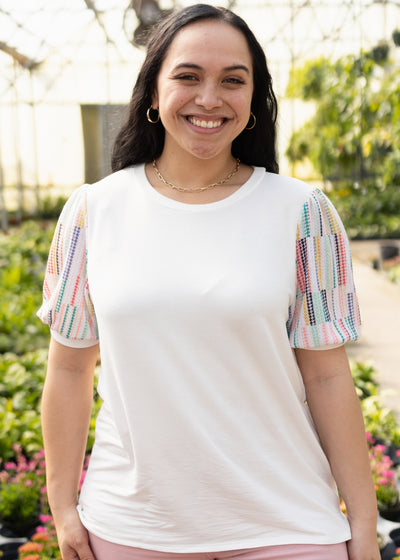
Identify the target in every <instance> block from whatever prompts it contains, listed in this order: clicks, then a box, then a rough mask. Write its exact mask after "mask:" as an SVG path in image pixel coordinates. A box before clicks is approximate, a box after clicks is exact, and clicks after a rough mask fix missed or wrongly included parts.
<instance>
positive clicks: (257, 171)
mask: <svg viewBox="0 0 400 560" xmlns="http://www.w3.org/2000/svg"><path fill="white" fill-rule="evenodd" d="M132 169H133V170H134V172H135V173H137V174H138V175H139V179H140V181H139V182H140V184H141V185H142V186H143V189H144V190H145V191H146V193H147V194H149V196H151V197H152V198H153V199H154V200H157V201H158V202H160V203H161V204H163V205H164V206H169V207H170V208H179V209H181V210H186V211H189V212H202V211H206V210H212V209H214V208H221V207H223V206H227V205H230V204H232V203H234V202H236V201H237V200H239V199H241V198H243V197H244V196H246V195H247V194H248V193H249V192H250V191H251V190H253V188H254V187H255V186H256V185H257V184H258V183H259V181H260V180H261V179H262V177H263V176H264V174H265V168H264V167H255V166H253V172H252V174H251V175H250V177H249V178H248V179H247V181H245V182H244V183H243V185H241V186H240V187H239V188H238V189H237V190H236V191H235V192H233V193H232V194H230V195H228V196H226V197H225V198H222V199H221V200H216V201H215V202H205V203H200V204H191V203H189V202H181V201H180V200H174V199H173V198H169V197H168V196H165V195H164V194H161V193H160V192H158V191H157V190H156V189H155V188H154V187H153V186H152V184H151V183H150V181H149V180H148V178H147V175H146V171H145V164H144V163H141V164H140V165H135V166H133V167H132Z"/></svg>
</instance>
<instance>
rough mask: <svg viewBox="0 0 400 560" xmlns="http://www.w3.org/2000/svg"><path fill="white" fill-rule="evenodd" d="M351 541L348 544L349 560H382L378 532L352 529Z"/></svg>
mask: <svg viewBox="0 0 400 560" xmlns="http://www.w3.org/2000/svg"><path fill="white" fill-rule="evenodd" d="M351 535H352V537H351V540H350V541H348V543H347V552H348V555H349V560H381V554H380V552H379V546H378V540H377V534H376V530H372V531H371V530H369V531H366V530H363V529H360V530H356V529H354V528H353V527H352V529H351Z"/></svg>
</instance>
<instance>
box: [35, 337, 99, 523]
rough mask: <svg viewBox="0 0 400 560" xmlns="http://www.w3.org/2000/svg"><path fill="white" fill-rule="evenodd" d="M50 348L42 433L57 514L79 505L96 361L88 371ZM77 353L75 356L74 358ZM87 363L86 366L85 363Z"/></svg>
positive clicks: (49, 486)
mask: <svg viewBox="0 0 400 560" xmlns="http://www.w3.org/2000/svg"><path fill="white" fill-rule="evenodd" d="M59 346H60V345H57V348H55V345H54V343H52V345H51V347H50V353H49V364H48V371H47V376H46V381H45V385H44V389H43V397H42V431H43V441H44V447H45V457H46V478H47V493H48V498H49V504H50V507H51V509H52V511H53V513H55V512H56V510H62V509H64V508H67V507H70V506H72V505H76V502H77V496H78V488H79V482H80V477H81V472H82V465H83V461H84V455H85V449H86V441H87V434H88V430H89V423H90V414H91V407H92V399H93V370H94V363H95V362H94V361H93V360H94V357H93V356H91V359H90V360H89V362H88V364H87V365H85V367H84V368H82V367H81V366H79V367H78V366H77V365H76V363H77V360H76V359H68V350H66V351H65V352H67V354H66V356H67V357H65V355H64V349H61V355H62V356H64V357H63V359H60V355H59V350H60V349H59ZM74 352H76V351H74V350H72V352H71V355H72V356H74ZM84 363H86V362H85V361H84Z"/></svg>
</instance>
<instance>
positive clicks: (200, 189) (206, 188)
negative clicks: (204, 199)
mask: <svg viewBox="0 0 400 560" xmlns="http://www.w3.org/2000/svg"><path fill="white" fill-rule="evenodd" d="M239 167H240V159H238V158H236V165H235V169H234V170H233V171H231V172H230V173H229V174H228V175H227V176H226V177H225V178H224V179H221V181H217V182H216V183H211V185H207V186H206V187H193V188H192V189H187V188H185V187H178V185H174V184H173V183H170V181H167V179H165V178H164V177H163V175H161V173H160V170H159V169H158V167H157V163H156V160H155V159H154V160H153V169H154V172H155V174H156V175H157V177H158V178H159V179H160V181H161V182H162V183H164V185H167V187H170V188H171V189H175V190H177V191H179V192H189V193H191V192H192V193H194V192H202V191H207V190H208V189H213V188H214V187H217V186H218V185H223V184H224V183H227V182H228V181H229V179H231V178H232V177H233V176H234V175H236V173H237V172H238V171H239Z"/></svg>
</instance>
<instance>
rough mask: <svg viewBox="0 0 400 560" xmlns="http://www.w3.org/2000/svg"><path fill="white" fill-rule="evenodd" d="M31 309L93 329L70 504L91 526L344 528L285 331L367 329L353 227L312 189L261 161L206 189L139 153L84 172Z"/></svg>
mask: <svg viewBox="0 0 400 560" xmlns="http://www.w3.org/2000/svg"><path fill="white" fill-rule="evenodd" d="M296 254H297V257H296ZM38 314H39V316H40V317H41V318H42V320H43V321H46V322H47V323H48V324H49V325H50V326H51V329H52V333H53V336H55V337H56V339H57V340H59V341H60V342H62V343H63V344H66V345H70V346H87V345H90V344H94V343H96V341H97V337H98V338H99V340H100V353H101V363H102V366H101V373H100V380H99V393H100V395H101V397H102V398H103V400H104V404H103V406H102V408H101V411H100V413H99V416H98V419H97V425H96V441H95V445H94V448H93V452H92V457H91V460H90V465H89V470H88V473H87V475H86V478H85V482H84V485H83V489H82V492H81V496H80V502H79V506H78V509H79V513H80V516H81V519H82V521H83V523H84V525H85V526H86V527H87V528H88V529H89V530H90V531H91V532H93V533H94V534H96V535H98V536H99V537H101V538H103V539H106V540H108V541H111V542H115V543H119V544H125V545H130V546H136V547H141V548H148V549H154V550H160V551H170V552H188V553H189V552H200V551H202V552H207V551H217V550H229V549H240V548H250V547H258V546H267V545H276V544H290V543H315V544H324V543H336V542H341V541H345V540H347V539H349V538H350V531H349V526H348V523H347V520H346V518H345V517H344V516H343V515H342V514H341V512H340V510H339V500H338V496H337V490H336V487H335V484H334V481H333V479H332V475H331V472H330V468H329V464H328V461H327V459H326V457H325V455H324V453H323V452H322V449H321V447H320V444H319V441H318V437H317V435H316V432H315V428H314V426H313V422H312V420H311V417H310V414H309V410H308V408H307V405H306V403H305V391H304V386H303V383H302V379H301V374H300V372H299V369H298V367H297V364H296V361H295V359H294V354H293V351H292V347H291V346H297V347H305V348H320V347H324V348H326V347H329V346H335V345H338V344H342V343H343V342H345V341H346V340H354V339H355V338H357V333H358V328H359V315H358V307H357V301H356V298H355V294H354V284H353V280H352V275H351V261H350V257H349V252H348V243H347V238H346V236H345V233H344V231H343V226H342V225H341V222H340V220H339V218H338V217H337V214H336V212H335V210H334V209H333V207H332V205H331V204H330V203H329V201H328V200H327V199H326V198H325V196H324V195H323V194H322V193H321V192H320V191H318V190H315V189H314V190H313V189H312V187H310V186H308V185H306V184H304V183H302V182H300V181H297V180H294V179H289V178H285V177H282V176H278V175H274V174H270V173H265V170H264V169H262V168H255V169H254V172H253V174H252V176H251V178H250V179H249V180H248V181H247V182H246V183H245V184H244V185H243V186H242V187H241V188H240V189H239V190H237V191H236V192H235V193H233V194H232V195H230V196H229V197H227V198H225V199H223V200H220V201H218V202H213V203H209V204H194V205H192V204H185V203H181V202H177V201H174V200H172V199H169V198H167V197H165V196H163V195H161V194H159V193H158V192H157V191H156V190H154V189H153V188H152V187H151V185H150V184H149V183H148V181H147V179H146V176H145V172H144V166H143V165H139V166H136V167H131V168H127V169H125V170H122V171H119V172H117V173H115V174H113V175H111V176H109V177H107V178H105V179H103V180H102V181H100V182H99V183H97V184H95V185H92V186H88V185H84V186H83V187H81V188H79V189H77V190H76V191H75V193H73V195H72V197H71V198H70V200H69V201H68V203H67V204H66V206H65V208H64V210H63V213H62V215H61V217H60V221H59V224H58V227H57V230H56V233H55V237H54V241H53V245H52V248H51V250H50V256H49V264H48V271H47V274H46V280H45V286H44V303H43V306H42V307H41V309H40V310H39V313H38ZM71 414H73V408H72V409H71Z"/></svg>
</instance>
